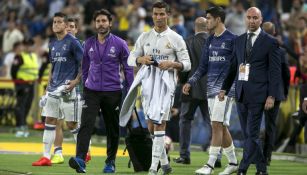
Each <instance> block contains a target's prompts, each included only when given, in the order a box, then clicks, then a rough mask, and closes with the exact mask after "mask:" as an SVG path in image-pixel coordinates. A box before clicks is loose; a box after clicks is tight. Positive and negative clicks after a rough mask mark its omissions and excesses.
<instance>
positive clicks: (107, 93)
mask: <svg viewBox="0 0 307 175" xmlns="http://www.w3.org/2000/svg"><path fill="white" fill-rule="evenodd" d="M93 20H94V22H95V27H96V30H97V33H98V34H97V35H96V36H93V37H90V38H89V39H87V40H86V41H85V44H84V54H83V60H82V80H83V82H84V91H83V95H84V100H85V101H84V107H83V112H82V116H81V126H80V130H79V133H78V139H77V140H79V141H77V153H76V157H72V158H70V160H69V166H70V167H71V168H73V169H75V170H76V171H77V172H78V173H85V172H86V171H85V158H86V153H87V151H88V146H89V142H90V139H91V133H92V131H93V129H94V125H95V119H96V116H97V114H98V111H99V110H101V111H102V114H103V117H104V121H105V126H106V131H107V159H106V161H105V167H104V169H103V172H104V173H114V172H115V158H116V153H117V149H118V144H119V118H118V117H119V105H120V102H121V96H122V91H121V80H120V68H121V67H122V68H123V72H124V75H125V79H126V84H125V86H126V87H125V88H127V89H129V88H130V86H131V84H132V81H133V68H132V67H129V66H128V64H127V58H128V56H129V48H128V45H127V44H126V42H125V41H124V40H122V39H121V38H119V37H117V36H115V35H113V34H111V33H110V28H111V26H112V24H111V22H112V17H111V13H110V12H109V11H107V10H105V9H102V10H98V11H96V12H95V13H94V15H93Z"/></svg>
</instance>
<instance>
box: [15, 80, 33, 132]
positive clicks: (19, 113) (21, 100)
mask: <svg viewBox="0 0 307 175" xmlns="http://www.w3.org/2000/svg"><path fill="white" fill-rule="evenodd" d="M15 91H16V99H17V103H16V108H15V116H16V126H17V127H20V126H25V125H27V122H26V118H27V116H28V113H29V111H30V109H31V105H32V100H33V96H34V84H27V83H26V84H15Z"/></svg>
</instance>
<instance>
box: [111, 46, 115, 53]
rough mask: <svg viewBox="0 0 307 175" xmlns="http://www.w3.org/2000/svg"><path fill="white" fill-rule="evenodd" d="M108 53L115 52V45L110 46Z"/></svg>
mask: <svg viewBox="0 0 307 175" xmlns="http://www.w3.org/2000/svg"><path fill="white" fill-rule="evenodd" d="M110 53H112V54H114V53H115V47H114V46H112V47H111V48H110Z"/></svg>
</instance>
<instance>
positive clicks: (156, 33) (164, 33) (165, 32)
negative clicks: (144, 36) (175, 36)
mask: <svg viewBox="0 0 307 175" xmlns="http://www.w3.org/2000/svg"><path fill="white" fill-rule="evenodd" d="M152 30H153V31H154V34H155V35H156V36H158V35H160V36H164V35H166V34H167V33H168V31H169V30H171V29H170V28H169V27H167V29H166V30H164V31H163V32H161V33H158V32H156V30H155V29H154V28H153V29H152Z"/></svg>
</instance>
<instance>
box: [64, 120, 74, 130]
mask: <svg viewBox="0 0 307 175" xmlns="http://www.w3.org/2000/svg"><path fill="white" fill-rule="evenodd" d="M66 126H67V128H68V129H69V130H73V129H76V128H77V123H76V122H67V123H66Z"/></svg>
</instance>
